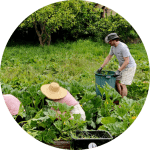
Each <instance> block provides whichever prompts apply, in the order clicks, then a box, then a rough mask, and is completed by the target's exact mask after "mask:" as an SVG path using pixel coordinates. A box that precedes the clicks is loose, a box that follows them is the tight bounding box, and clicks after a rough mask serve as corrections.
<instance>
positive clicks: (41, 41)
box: [34, 21, 44, 46]
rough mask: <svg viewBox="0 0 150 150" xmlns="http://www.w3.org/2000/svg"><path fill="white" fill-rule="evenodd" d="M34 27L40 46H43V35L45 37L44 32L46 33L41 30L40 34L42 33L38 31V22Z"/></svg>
mask: <svg viewBox="0 0 150 150" xmlns="http://www.w3.org/2000/svg"><path fill="white" fill-rule="evenodd" d="M34 27H35V31H36V34H37V35H38V37H39V41H40V45H41V46H43V45H44V43H43V40H42V35H43V32H44V31H43V29H42V28H41V30H42V33H41V34H40V32H39V31H38V28H37V23H36V21H35V22H34Z"/></svg>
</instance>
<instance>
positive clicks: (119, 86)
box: [116, 80, 128, 98]
mask: <svg viewBox="0 0 150 150" xmlns="http://www.w3.org/2000/svg"><path fill="white" fill-rule="evenodd" d="M116 87H117V90H118V93H119V94H120V95H121V96H122V98H123V97H124V96H127V93H128V90H127V87H126V85H125V84H121V83H119V80H116Z"/></svg>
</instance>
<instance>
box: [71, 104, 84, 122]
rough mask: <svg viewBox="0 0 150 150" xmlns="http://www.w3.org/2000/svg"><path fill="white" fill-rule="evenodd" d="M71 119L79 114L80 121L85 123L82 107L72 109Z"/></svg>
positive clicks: (77, 106) (76, 106)
mask: <svg viewBox="0 0 150 150" xmlns="http://www.w3.org/2000/svg"><path fill="white" fill-rule="evenodd" d="M70 113H71V117H73V114H81V119H82V120H84V121H85V119H86V116H85V112H84V110H83V109H82V107H81V106H80V104H77V105H75V106H74V109H73V110H71V112H70Z"/></svg>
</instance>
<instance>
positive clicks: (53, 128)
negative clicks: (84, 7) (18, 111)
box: [23, 100, 86, 144]
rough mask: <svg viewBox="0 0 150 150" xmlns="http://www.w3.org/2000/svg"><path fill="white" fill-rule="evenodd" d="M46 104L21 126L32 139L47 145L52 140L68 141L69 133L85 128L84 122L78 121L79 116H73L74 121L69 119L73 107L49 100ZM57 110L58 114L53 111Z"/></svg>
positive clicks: (51, 142)
mask: <svg viewBox="0 0 150 150" xmlns="http://www.w3.org/2000/svg"><path fill="white" fill-rule="evenodd" d="M47 102H48V106H46V107H45V108H42V109H41V110H40V111H39V112H38V113H37V114H36V115H35V117H34V118H32V119H30V120H28V121H26V124H24V125H23V129H24V130H25V131H27V133H28V134H30V135H31V136H33V137H34V138H36V139H38V140H39V141H42V142H44V143H47V144H54V143H53V141H54V140H55V141H56V140H61V139H63V140H70V139H71V137H70V132H71V131H76V130H83V129H84V128H85V127H86V126H85V125H86V124H85V123H86V121H83V120H80V117H81V115H80V114H73V117H74V119H70V118H71V115H70V111H71V110H72V109H73V108H74V107H73V106H68V105H67V104H65V103H63V104H62V103H58V102H53V101H49V100H47ZM51 107H52V108H54V110H52V109H51ZM58 108H59V110H60V112H61V113H60V114H58V113H57V112H56V111H55V110H57V109H58Z"/></svg>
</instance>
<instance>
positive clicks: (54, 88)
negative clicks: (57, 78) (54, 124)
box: [41, 82, 86, 121]
mask: <svg viewBox="0 0 150 150" xmlns="http://www.w3.org/2000/svg"><path fill="white" fill-rule="evenodd" d="M41 91H42V93H43V94H44V95H45V96H46V97H47V98H49V99H50V100H53V101H54V102H58V103H66V104H67V105H68V106H74V109H73V110H71V112H70V113H71V116H72V117H73V114H81V119H82V120H84V121H85V119H86V116H85V112H84V110H83V109H82V107H81V106H80V104H79V102H78V101H77V100H76V99H75V98H74V97H73V96H72V95H71V94H70V93H69V91H67V90H66V89H64V88H62V87H60V86H59V84H58V83H56V82H52V83H51V84H45V85H42V86H41ZM57 112H58V113H59V111H57Z"/></svg>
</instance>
